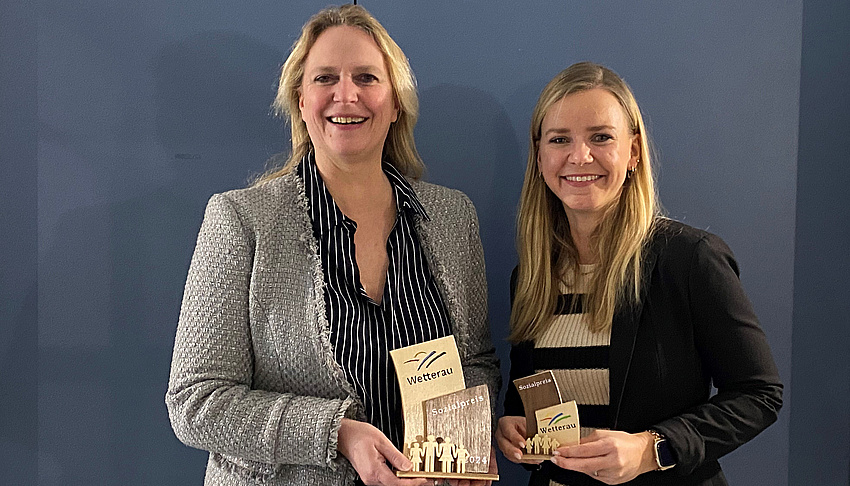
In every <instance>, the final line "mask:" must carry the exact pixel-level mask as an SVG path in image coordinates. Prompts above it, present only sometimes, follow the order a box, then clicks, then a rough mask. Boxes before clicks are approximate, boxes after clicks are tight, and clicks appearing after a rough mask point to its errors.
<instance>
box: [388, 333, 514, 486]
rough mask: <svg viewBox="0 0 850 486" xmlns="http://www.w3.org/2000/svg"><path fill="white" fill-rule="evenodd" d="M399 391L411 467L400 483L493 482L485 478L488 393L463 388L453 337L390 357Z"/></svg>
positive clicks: (488, 441) (401, 473)
mask: <svg viewBox="0 0 850 486" xmlns="http://www.w3.org/2000/svg"><path fill="white" fill-rule="evenodd" d="M390 356H391V357H392V360H393V363H394V364H395V369H396V374H397V376H398V382H399V389H400V391H401V403H402V415H403V418H404V447H403V450H402V453H403V454H404V455H405V456H407V457H408V458H409V459H410V461H411V462H412V463H413V468H412V470H410V471H397V472H396V476H398V477H400V478H431V479H469V480H485V481H498V480H499V475H498V474H490V473H489V472H488V471H489V469H490V464H489V462H490V453H491V434H490V425H491V423H492V420H491V409H490V393H489V391H488V389H487V385H479V386H476V387H472V388H466V384H465V381H464V378H463V370H462V369H461V365H460V355H459V354H458V351H457V345H456V344H455V340H454V336H447V337H444V338H440V339H435V340H433V341H428V342H425V343H420V344H415V345H413V346H408V347H406V348H401V349H395V350H392V351H390Z"/></svg>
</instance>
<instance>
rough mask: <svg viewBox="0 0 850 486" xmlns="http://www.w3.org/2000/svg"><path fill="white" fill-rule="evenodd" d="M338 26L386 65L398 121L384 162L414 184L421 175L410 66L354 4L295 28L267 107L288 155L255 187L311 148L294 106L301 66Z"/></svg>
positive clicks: (386, 35) (322, 13)
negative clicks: (283, 134) (355, 33)
mask: <svg viewBox="0 0 850 486" xmlns="http://www.w3.org/2000/svg"><path fill="white" fill-rule="evenodd" d="M343 25H347V26H351V27H357V28H359V29H362V30H363V31H364V32H366V33H367V34H369V35H371V36H372V38H373V39H374V40H375V43H376V44H377V45H378V48H379V49H380V50H381V53H382V54H383V55H384V62H386V64H387V71H388V73H389V77H390V83H391V85H392V89H393V96H394V98H395V102H396V104H397V105H398V120H396V122H395V123H393V124H392V125H390V129H389V133H387V139H386V141H385V142H384V160H386V161H387V162H389V163H390V164H392V165H394V166H395V167H396V169H398V170H399V172H401V173H402V174H404V175H405V176H407V177H409V178H412V179H418V178H419V177H421V176H422V173H423V172H424V170H425V165H424V164H423V163H422V158H421V157H420V156H419V152H417V150H416V144H415V143H414V140H413V127H414V126H416V119H417V118H418V117H419V97H418V96H417V94H416V78H415V77H414V76H413V71H412V70H411V69H410V63H409V62H408V61H407V57H406V56H405V55H404V52H402V50H401V48H400V47H399V46H398V44H396V43H395V41H394V40H393V39H392V37H390V34H389V33H388V32H387V30H386V29H385V28H384V26H382V25H381V24H380V22H378V21H377V20H376V19H375V17H372V15H371V14H370V13H369V12H368V11H366V9H365V8H363V7H361V6H359V5H342V6H339V7H327V8H325V9H323V10H321V11H320V12H319V13H317V14H316V15H314V16H313V17H311V18H310V20H308V21H307V23H306V24H304V27H302V28H301V36H300V37H299V38H298V40H297V41H295V43H294V44H293V45H292V52H291V53H290V54H289V57H288V58H287V59H286V62H285V63H284V64H283V68H282V69H281V73H280V83H279V85H278V90H277V96H275V99H274V103H273V104H272V107H273V109H274V111H275V114H277V115H279V116H284V117H285V116H288V117H289V126H290V130H291V133H292V151H291V152H290V154H289V157H287V159H286V162H285V163H284V165H283V167H273V168H271V169H269V170H268V171H267V172H266V173H265V174H263V175H261V176H260V177H259V178H258V179H257V181H256V184H260V183H263V182H267V181H269V180H272V179H274V178H277V177H280V176H282V175H284V174H287V173H289V172H290V171H291V170H292V169H293V168H294V167H295V166H296V165H298V163H299V162H300V161H301V159H302V158H303V157H304V156H305V155H307V154H308V153H309V152H310V151H311V150H312V149H313V143H312V141H311V140H310V135H309V134H308V133H307V126H306V125H305V124H304V120H303V119H302V118H301V110H300V109H299V107H298V100H299V94H300V90H301V82H302V78H303V76H304V61H305V60H306V59H307V55H308V54H309V53H310V49H311V48H312V47H313V44H315V43H316V39H318V38H319V36H320V35H321V34H322V32H324V31H325V30H327V29H329V28H331V27H337V26H343Z"/></svg>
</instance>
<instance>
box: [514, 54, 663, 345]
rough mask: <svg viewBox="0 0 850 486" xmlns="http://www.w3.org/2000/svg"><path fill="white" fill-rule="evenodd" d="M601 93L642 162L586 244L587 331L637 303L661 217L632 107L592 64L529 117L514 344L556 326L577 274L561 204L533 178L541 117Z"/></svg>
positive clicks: (566, 79)
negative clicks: (563, 291)
mask: <svg viewBox="0 0 850 486" xmlns="http://www.w3.org/2000/svg"><path fill="white" fill-rule="evenodd" d="M594 88H602V89H605V90H607V91H609V92H610V93H611V94H613V95H614V96H615V97H616V98H617V100H618V101H619V103H620V105H621V106H622V107H623V111H624V112H625V114H626V117H627V120H628V121H629V123H630V124H631V127H630V128H631V130H632V133H633V134H638V135H639V140H640V159H639V163H638V164H637V166H636V168H635V170H634V172H633V173H632V174H631V176H630V177H629V178H627V179H626V182H625V184H624V185H623V189H622V191H621V193H620V196H619V199H618V200H617V201H616V202H615V203H613V204H612V205H610V206H609V207H608V208H606V210H605V213H604V216H603V218H602V220H601V222H600V223H599V226H598V227H597V228H596V230H595V231H594V233H593V235H592V238H591V250H592V251H593V252H594V254H595V255H596V256H597V257H598V258H599V265H598V267H597V269H596V271H595V272H594V275H593V278H592V279H591V280H590V282H589V283H588V288H587V294H586V296H585V299H584V302H583V312H585V313H587V315H588V322H589V325H590V329H591V330H592V331H593V332H599V331H602V330H606V329H608V328H610V326H611V323H612V320H613V318H614V311H615V309H616V307H617V305H618V304H621V303H624V302H626V301H634V302H637V301H639V299H640V286H641V261H642V257H643V254H644V251H645V248H644V247H645V244H646V242H647V241H648V239H649V237H650V235H651V233H652V230H653V227H654V223H655V219H656V217H657V216H658V215H659V208H658V203H657V195H656V192H655V181H654V177H653V174H652V164H651V161H650V148H649V138H648V136H647V133H646V127H645V126H644V123H643V117H642V116H641V113H640V109H639V108H638V105H637V101H636V100H635V97H634V94H633V93H632V91H631V89H630V88H629V86H628V85H627V84H626V83H625V81H623V79H622V78H620V77H619V76H618V75H617V74H616V73H614V72H613V71H611V70H610V69H608V68H605V67H604V66H600V65H598V64H594V63H590V62H580V63H577V64H573V65H572V66H570V67H569V68H567V69H565V70H563V71H561V72H560V73H559V74H558V75H557V76H555V78H554V79H552V80H551V81H550V82H549V84H547V85H546V87H545V88H544V89H543V92H542V93H541V94H540V98H539V99H538V100H537V105H536V106H535V107H534V112H533V113H532V115H531V128H530V139H529V150H528V164H527V166H526V170H525V181H524V182H523V186H522V194H521V196H520V205H519V214H518V217H517V247H518V252H519V272H518V275H517V282H516V291H515V297H514V303H513V308H512V311H511V335H510V337H509V338H508V339H509V340H510V341H512V342H519V341H524V340H531V339H535V338H536V337H538V336H539V335H540V333H541V332H543V331H544V330H545V329H546V326H547V325H548V324H549V323H550V322H551V321H552V319H554V314H555V311H556V307H557V303H558V296H559V294H560V283H561V282H562V281H564V280H565V277H567V276H568V274H569V273H572V275H573V281H574V282H575V281H577V278H578V275H579V261H578V250H577V249H576V246H575V243H574V242H573V240H572V236H571V234H570V224H569V221H568V220H567V216H566V213H565V212H564V207H563V204H562V203H561V201H560V200H559V199H558V198H557V196H555V194H554V193H552V191H551V190H549V188H548V186H547V185H546V182H545V181H544V180H543V178H542V177H540V176H539V174H538V167H537V154H538V149H539V144H540V138H541V127H542V124H543V118H544V117H545V116H546V112H547V111H548V110H549V108H550V107H551V106H552V105H554V104H555V103H557V102H558V101H560V100H561V99H563V98H564V97H565V96H568V95H570V94H573V93H577V92H581V91H586V90H590V89H594Z"/></svg>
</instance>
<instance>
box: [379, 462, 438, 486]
mask: <svg viewBox="0 0 850 486" xmlns="http://www.w3.org/2000/svg"><path fill="white" fill-rule="evenodd" d="M377 479H378V482H377V484H379V485H382V486H426V485H431V484H433V483H432V480H430V479H425V478H410V479H403V478H399V477H398V476H396V475H395V474H394V473H393V472H392V471H390V470H389V468H387V467H386V466H384V467H383V470H381V471H379V472H378V474H377Z"/></svg>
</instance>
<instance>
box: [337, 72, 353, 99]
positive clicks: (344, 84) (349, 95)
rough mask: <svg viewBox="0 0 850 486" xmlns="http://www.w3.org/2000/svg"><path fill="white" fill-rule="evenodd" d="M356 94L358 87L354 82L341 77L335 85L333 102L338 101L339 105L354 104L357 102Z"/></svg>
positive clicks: (346, 77)
mask: <svg viewBox="0 0 850 486" xmlns="http://www.w3.org/2000/svg"><path fill="white" fill-rule="evenodd" d="M357 92H358V87H357V84H356V83H355V82H354V80H352V79H351V78H350V77H348V76H343V77H341V78H340V80H339V82H338V83H336V89H335V90H334V101H338V102H340V103H354V102H355V101H357Z"/></svg>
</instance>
